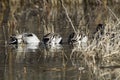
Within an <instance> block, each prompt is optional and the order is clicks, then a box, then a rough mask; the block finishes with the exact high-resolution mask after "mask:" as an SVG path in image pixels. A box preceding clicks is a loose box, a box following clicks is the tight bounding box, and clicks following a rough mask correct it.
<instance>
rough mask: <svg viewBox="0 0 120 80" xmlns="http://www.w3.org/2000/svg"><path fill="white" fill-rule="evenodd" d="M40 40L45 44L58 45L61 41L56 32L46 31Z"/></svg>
mask: <svg viewBox="0 0 120 80" xmlns="http://www.w3.org/2000/svg"><path fill="white" fill-rule="evenodd" d="M42 41H43V43H44V44H47V45H58V44H61V43H62V37H61V35H60V34H58V33H48V34H46V35H44V36H43V40H42Z"/></svg>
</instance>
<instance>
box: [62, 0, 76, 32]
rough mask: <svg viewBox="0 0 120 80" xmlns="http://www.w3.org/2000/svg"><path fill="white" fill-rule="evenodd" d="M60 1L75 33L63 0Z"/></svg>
mask: <svg viewBox="0 0 120 80" xmlns="http://www.w3.org/2000/svg"><path fill="white" fill-rule="evenodd" d="M60 1H61V4H62V7H63V9H64V10H65V13H66V16H67V18H68V20H69V22H70V24H71V26H72V28H73V30H74V32H75V33H77V31H76V30H75V27H74V25H73V23H72V20H71V19H70V17H69V15H68V12H67V9H66V7H65V6H64V4H63V0H60Z"/></svg>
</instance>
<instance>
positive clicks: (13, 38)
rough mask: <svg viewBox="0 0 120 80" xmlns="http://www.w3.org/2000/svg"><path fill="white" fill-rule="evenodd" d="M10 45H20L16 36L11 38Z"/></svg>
mask: <svg viewBox="0 0 120 80" xmlns="http://www.w3.org/2000/svg"><path fill="white" fill-rule="evenodd" d="M9 44H18V39H17V38H16V37H15V36H10V40H9Z"/></svg>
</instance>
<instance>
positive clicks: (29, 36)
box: [22, 33, 40, 44]
mask: <svg viewBox="0 0 120 80" xmlns="http://www.w3.org/2000/svg"><path fill="white" fill-rule="evenodd" d="M22 36H23V42H24V43H27V44H30V43H39V42H40V40H39V39H38V37H37V36H36V35H35V34H33V33H23V35H22Z"/></svg>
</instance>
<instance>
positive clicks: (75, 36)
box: [68, 32, 88, 44]
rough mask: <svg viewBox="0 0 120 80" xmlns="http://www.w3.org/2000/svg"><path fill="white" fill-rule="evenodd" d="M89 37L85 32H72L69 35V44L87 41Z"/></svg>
mask: <svg viewBox="0 0 120 80" xmlns="http://www.w3.org/2000/svg"><path fill="white" fill-rule="evenodd" d="M87 41H88V37H87V36H86V35H85V34H83V33H75V32H73V33H71V34H70V35H69V37H68V44H81V43H87Z"/></svg>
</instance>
